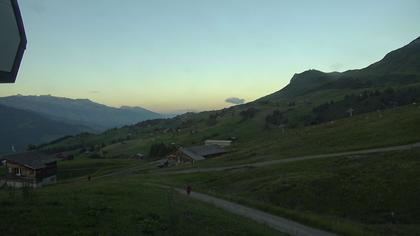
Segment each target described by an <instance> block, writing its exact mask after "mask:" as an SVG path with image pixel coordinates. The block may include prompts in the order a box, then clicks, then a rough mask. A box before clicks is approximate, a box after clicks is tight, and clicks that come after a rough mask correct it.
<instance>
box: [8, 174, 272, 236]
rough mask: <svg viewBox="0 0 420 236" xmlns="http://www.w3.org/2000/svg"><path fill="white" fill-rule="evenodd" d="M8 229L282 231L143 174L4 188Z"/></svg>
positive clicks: (69, 232) (116, 232) (204, 232)
mask: <svg viewBox="0 0 420 236" xmlns="http://www.w3.org/2000/svg"><path fill="white" fill-rule="evenodd" d="M0 208H1V211H0V218H1V219H2V220H1V221H0V232H1V234H2V235H54V236H55V235H279V233H278V232H275V231H273V230H271V229H269V228H267V227H266V226H263V225H260V224H257V223H255V222H252V221H249V220H247V219H244V218H241V217H239V216H235V215H232V214H229V213H226V212H224V211H223V210H220V209H218V208H215V207H213V206H210V205H207V204H204V203H201V202H197V201H195V200H193V199H189V198H188V197H186V196H182V195H180V194H178V193H176V192H174V191H173V190H170V189H162V188H158V187H155V186H151V185H147V184H145V183H144V182H143V181H141V180H135V179H120V180H118V179H115V180H110V179H108V180H101V181H91V182H87V181H75V182H73V183H67V184H58V185H55V186H50V187H44V188H41V189H36V190H31V189H17V190H13V189H0Z"/></svg>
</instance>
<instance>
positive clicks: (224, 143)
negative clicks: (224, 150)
mask: <svg viewBox="0 0 420 236" xmlns="http://www.w3.org/2000/svg"><path fill="white" fill-rule="evenodd" d="M204 144H205V145H207V146H208V145H218V146H220V147H228V146H230V145H231V144H232V140H213V139H208V140H206V141H204Z"/></svg>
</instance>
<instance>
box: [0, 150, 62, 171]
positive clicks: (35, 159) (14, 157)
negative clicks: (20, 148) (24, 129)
mask: <svg viewBox="0 0 420 236" xmlns="http://www.w3.org/2000/svg"><path fill="white" fill-rule="evenodd" d="M2 159H4V160H6V161H11V162H14V163H17V164H20V165H23V166H26V167H28V168H31V169H42V168H45V167H46V164H48V163H51V162H55V161H56V159H54V158H52V157H50V156H48V155H46V154H43V153H40V152H22V153H16V154H11V155H7V156H3V157H2Z"/></svg>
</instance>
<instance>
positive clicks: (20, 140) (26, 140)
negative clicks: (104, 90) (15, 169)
mask: <svg viewBox="0 0 420 236" xmlns="http://www.w3.org/2000/svg"><path fill="white" fill-rule="evenodd" d="M0 116H1V117H0V118H1V123H0V132H1V134H2V135H0V136H1V137H0V138H1V140H0V142H1V144H0V152H7V151H10V150H11V146H12V145H13V146H14V147H15V148H16V149H18V150H22V149H23V148H25V147H26V146H27V145H28V144H39V143H42V142H47V141H51V140H52V139H55V138H58V137H60V136H64V135H70V134H76V133H80V132H101V131H104V130H106V129H109V128H115V127H121V126H123V125H131V124H135V123H138V122H141V121H144V120H149V119H156V118H165V117H166V116H164V115H161V114H158V113H155V112H152V111H149V110H147V109H144V108H141V107H128V106H122V107H120V108H114V107H109V106H106V105H103V104H98V103H95V102H92V101H90V100H88V99H69V98H62V97H54V96H49V95H47V96H22V95H16V96H9V97H1V98H0ZM3 134H7V135H8V136H7V135H3Z"/></svg>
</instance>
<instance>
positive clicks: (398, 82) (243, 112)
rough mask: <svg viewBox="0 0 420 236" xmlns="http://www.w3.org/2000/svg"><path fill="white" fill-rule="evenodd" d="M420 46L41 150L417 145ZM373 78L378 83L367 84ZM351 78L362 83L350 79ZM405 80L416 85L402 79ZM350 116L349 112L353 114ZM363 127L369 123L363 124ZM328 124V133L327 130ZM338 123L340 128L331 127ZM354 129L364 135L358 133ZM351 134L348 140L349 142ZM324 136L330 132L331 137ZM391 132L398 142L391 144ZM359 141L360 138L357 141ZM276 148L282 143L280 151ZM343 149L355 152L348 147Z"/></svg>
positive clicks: (126, 153)
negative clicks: (235, 102)
mask: <svg viewBox="0 0 420 236" xmlns="http://www.w3.org/2000/svg"><path fill="white" fill-rule="evenodd" d="M418 42H419V39H416V40H415V41H413V42H412V43H410V44H409V45H407V46H405V47H403V48H401V49H397V50H395V51H393V52H391V53H389V54H388V55H387V56H385V58H384V59H383V60H381V61H379V62H377V63H374V64H373V65H371V66H368V67H366V68H364V69H361V70H354V71H347V72H343V73H338V72H333V73H324V72H321V71H316V70H310V71H306V72H303V73H301V74H296V75H295V76H293V78H292V79H291V82H290V84H289V85H288V86H286V87H285V88H284V89H282V90H280V91H278V92H276V93H274V94H271V95H268V96H266V97H263V98H261V99H258V100H256V101H254V102H250V103H248V104H244V105H239V106H234V107H230V108H226V109H222V110H219V111H209V112H201V113H187V114H184V115H180V116H177V117H175V118H172V119H166V120H163V119H162V120H152V121H145V122H141V123H138V124H136V125H133V126H128V127H124V128H121V129H113V130H108V131H106V132H104V133H102V134H100V135H84V136H77V137H73V138H69V139H67V140H64V141H62V142H59V143H54V144H53V145H44V146H43V147H42V148H43V149H44V150H49V151H54V150H64V149H66V150H67V149H70V150H71V149H74V148H76V149H77V148H87V147H90V148H91V149H93V148H94V147H95V146H98V145H100V146H105V147H104V148H103V149H102V151H103V152H102V153H104V156H105V157H110V158H116V157H119V158H124V157H131V156H132V155H134V154H136V153H137V152H141V153H148V152H149V150H150V147H151V145H152V144H156V143H159V142H163V143H166V144H171V143H175V144H176V145H182V146H188V145H196V144H200V143H202V142H203V141H204V140H205V139H208V138H218V139H227V138H231V137H235V138H236V139H237V140H238V141H237V145H236V147H237V149H235V150H233V152H232V153H231V154H230V156H232V158H229V160H232V159H236V156H238V157H241V158H242V161H245V159H249V160H254V159H255V158H261V156H264V157H267V156H271V157H270V158H276V156H278V155H279V154H281V153H282V152H283V153H289V155H293V152H292V151H290V150H296V151H298V150H299V148H295V146H296V145H297V143H301V141H304V142H303V143H302V145H306V146H311V148H310V149H308V150H311V151H316V152H320V151H322V152H329V151H332V150H334V151H339V150H348V149H354V148H368V147H372V146H381V145H392V144H400V143H404V142H410V141H416V140H418V138H417V139H416V132H417V130H418V129H417V125H416V117H417V115H418V111H417V109H416V105H414V106H413V105H412V104H415V103H416V102H417V103H418V102H419V101H420V83H419V81H418V78H420V77H419V76H420V73H417V70H408V69H407V68H415V67H416V65H417V64H416V63H417V61H416V60H413V59H412V58H416V57H418V55H419V53H420V51H419V46H418V45H419V44H418ZM403 55H406V56H403ZM401 58H407V62H406V63H402V62H401ZM384 63H386V64H389V63H391V64H393V63H395V65H396V66H397V67H398V68H402V69H401V70H397V69H396V70H395V71H396V72H395V73H391V74H390V73H388V72H387V71H384V70H383V68H384V67H383V66H379V65H382V64H384ZM373 68H376V69H377V70H376V71H375V70H374V69H373ZM404 68H405V69H404ZM368 72H369V73H371V74H375V76H370V77H369V76H367V75H368V74H369V73H368ZM351 74H352V75H356V74H359V75H363V76H360V77H352V78H350V77H349V75H351ZM344 75H345V76H344ZM366 76H367V77H366ZM402 76H410V78H415V79H404V78H403V77H402ZM390 81H391V82H390ZM356 85H357V86H356ZM359 85H360V86H359ZM349 110H352V112H351V114H350V113H349ZM350 116H352V117H350ZM363 117H370V118H363ZM364 119H368V121H369V122H367V123H366V122H365V120H364ZM328 122H330V123H329V124H330V125H331V126H327V127H328V129H327V130H324V127H325V126H326V125H327V124H328ZM334 123H336V125H332V124H334ZM356 123H358V124H359V127H357V126H355V125H354V124H356ZM353 126H354V127H353ZM382 126H383V127H382ZM317 127H318V128H317ZM350 127H352V128H353V129H351V128H350ZM385 127H387V128H385ZM346 129H350V131H351V132H347V133H345V134H344V133H343V132H345V130H346ZM393 129H395V130H393ZM308 130H316V134H317V135H316V136H317V137H329V138H330V139H331V140H337V141H340V142H339V143H334V144H331V145H329V146H328V148H327V146H325V145H319V142H320V141H321V140H319V139H317V140H315V139H314V140H311V139H312V137H310V136H308V137H305V136H306V134H307V133H308V132H311V131H308ZM329 130H337V132H336V133H334V132H333V131H329ZM400 131H403V132H400ZM326 132H329V133H328V135H327V133H326ZM392 132H394V133H395V134H398V135H391V136H387V135H389V133H392ZM356 135H359V136H360V135H362V136H361V138H359V139H355V138H354V137H355V136H356ZM375 135H376V136H377V137H381V138H379V139H375V140H372V139H371V137H372V136H375ZM337 137H341V138H339V139H337ZM272 140H278V143H277V144H276V142H272ZM291 140H294V141H293V142H291ZM289 141H290V142H289ZM346 142H347V143H348V144H351V145H346ZM269 143H270V145H269V146H268V147H267V144H269ZM317 143H318V144H317ZM285 144H287V145H285ZM276 146H278V147H276ZM280 146H281V147H282V148H283V149H282V150H281V149H280V148H279V147H280ZM262 147H266V148H265V149H264V148H262ZM329 149H330V150H329ZM257 150H260V151H257ZM301 150H302V149H301ZM245 153H247V154H246V155H245ZM302 154H303V153H302ZM283 155H284V154H283ZM245 156H246V158H244V157H245ZM233 157H235V158H233ZM222 162H223V160H222Z"/></svg>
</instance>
